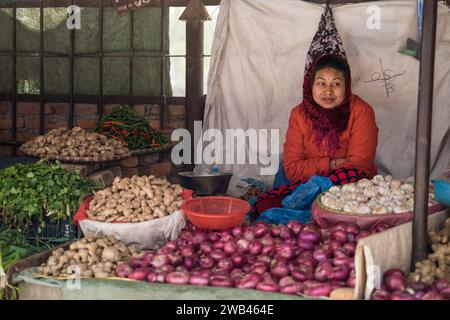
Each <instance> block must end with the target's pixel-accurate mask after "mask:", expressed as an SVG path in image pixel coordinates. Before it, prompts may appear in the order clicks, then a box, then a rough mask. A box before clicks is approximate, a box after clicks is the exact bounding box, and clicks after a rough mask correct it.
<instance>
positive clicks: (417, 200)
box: [411, 1, 437, 269]
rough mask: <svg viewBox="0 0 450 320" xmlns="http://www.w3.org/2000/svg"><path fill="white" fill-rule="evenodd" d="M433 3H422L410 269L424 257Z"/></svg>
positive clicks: (429, 132) (434, 23)
mask: <svg viewBox="0 0 450 320" xmlns="http://www.w3.org/2000/svg"><path fill="white" fill-rule="evenodd" d="M436 19H437V2H436V1H424V4H423V22H422V25H423V31H422V42H421V58H420V74H419V98H418V108H417V130H416V161H415V186H414V221H413V246H412V248H413V249H412V250H413V252H412V261H411V269H414V265H415V263H416V262H418V261H420V260H423V259H425V258H426V256H427V226H428V223H427V222H428V221H427V217H428V185H429V177H430V172H429V169H430V144H431V118H432V117H431V114H432V108H433V76H434V54H435V42H436Z"/></svg>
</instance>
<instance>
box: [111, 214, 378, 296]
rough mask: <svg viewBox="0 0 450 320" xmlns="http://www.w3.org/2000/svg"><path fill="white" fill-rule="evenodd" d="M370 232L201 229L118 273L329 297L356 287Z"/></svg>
mask: <svg viewBox="0 0 450 320" xmlns="http://www.w3.org/2000/svg"><path fill="white" fill-rule="evenodd" d="M369 234H370V232H368V231H362V232H360V229H359V227H358V226H357V225H353V224H343V223H342V224H338V225H336V226H334V227H332V228H329V229H320V228H319V227H318V226H317V225H315V224H302V223H299V222H297V221H289V223H288V224H287V225H268V224H265V223H263V222H258V223H256V224H254V225H249V226H245V225H243V226H239V227H236V228H233V229H231V230H224V231H210V230H202V229H197V228H196V227H194V226H193V225H192V224H188V226H187V227H186V228H185V229H184V230H183V231H182V233H181V234H180V236H179V238H178V239H177V240H174V241H171V242H168V243H167V244H166V245H165V246H164V247H162V248H160V249H158V250H152V251H149V252H147V253H146V254H145V255H144V256H143V257H142V258H140V259H138V258H133V259H132V260H131V261H130V262H128V263H126V264H120V265H118V266H117V268H116V274H117V276H119V277H126V278H130V279H135V280H144V281H145V280H146V281H148V282H164V283H170V284H185V285H187V284H189V285H200V286H207V285H209V286H218V287H235V288H241V289H256V290H261V291H266V292H280V293H285V294H299V293H303V294H304V295H306V296H329V294H330V293H331V291H332V290H334V289H337V288H340V287H354V286H355V271H354V258H353V257H354V253H355V247H356V242H357V241H358V240H359V239H360V238H361V237H364V236H367V235H369Z"/></svg>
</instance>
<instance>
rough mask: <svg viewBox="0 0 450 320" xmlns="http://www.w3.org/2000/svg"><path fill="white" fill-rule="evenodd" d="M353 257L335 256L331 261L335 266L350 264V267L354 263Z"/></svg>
mask: <svg viewBox="0 0 450 320" xmlns="http://www.w3.org/2000/svg"><path fill="white" fill-rule="evenodd" d="M352 261H353V259H352V258H348V257H343V258H337V257H336V258H333V260H331V263H332V264H333V266H335V267H336V266H348V267H350V265H351V263H352Z"/></svg>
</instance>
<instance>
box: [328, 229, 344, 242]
mask: <svg viewBox="0 0 450 320" xmlns="http://www.w3.org/2000/svg"><path fill="white" fill-rule="evenodd" d="M331 239H333V240H336V241H337V242H339V243H346V242H347V233H346V232H345V231H343V230H336V231H333V232H332V233H331Z"/></svg>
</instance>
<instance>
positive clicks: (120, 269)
mask: <svg viewBox="0 0 450 320" xmlns="http://www.w3.org/2000/svg"><path fill="white" fill-rule="evenodd" d="M132 272H133V268H132V267H131V266H130V265H128V264H126V263H119V264H118V265H117V267H116V275H117V276H118V277H120V278H127V277H128V275H129V274H130V273H132Z"/></svg>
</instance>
